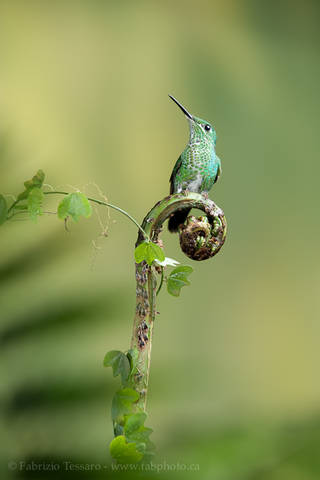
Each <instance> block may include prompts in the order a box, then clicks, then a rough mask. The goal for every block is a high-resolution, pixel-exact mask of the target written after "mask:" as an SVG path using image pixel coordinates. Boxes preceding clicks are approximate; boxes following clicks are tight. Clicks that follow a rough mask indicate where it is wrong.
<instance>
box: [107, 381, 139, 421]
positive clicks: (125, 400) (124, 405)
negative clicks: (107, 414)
mask: <svg viewBox="0 0 320 480" xmlns="http://www.w3.org/2000/svg"><path fill="white" fill-rule="evenodd" d="M138 400H139V393H138V392H136V391H135V390H133V389H132V388H122V389H121V390H118V391H117V392H116V393H115V395H114V397H113V399H112V407H111V416H112V420H116V419H118V418H119V417H121V416H122V415H126V414H129V413H132V409H133V405H132V404H133V403H135V402H137V401H138Z"/></svg>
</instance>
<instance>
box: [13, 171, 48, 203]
mask: <svg viewBox="0 0 320 480" xmlns="http://www.w3.org/2000/svg"><path fill="white" fill-rule="evenodd" d="M44 177H45V175H44V173H43V171H42V170H38V171H37V173H36V174H35V175H34V176H33V177H32V178H31V180H26V181H25V182H24V186H25V190H24V191H23V192H22V193H20V194H19V195H18V198H17V200H18V201H20V200H24V199H26V198H28V196H29V193H30V192H31V190H32V189H33V188H41V187H42V184H43V181H44Z"/></svg>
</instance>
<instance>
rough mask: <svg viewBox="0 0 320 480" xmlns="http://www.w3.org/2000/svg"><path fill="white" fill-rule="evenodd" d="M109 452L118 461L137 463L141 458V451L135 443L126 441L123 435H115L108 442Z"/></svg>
mask: <svg viewBox="0 0 320 480" xmlns="http://www.w3.org/2000/svg"><path fill="white" fill-rule="evenodd" d="M110 454H111V456H112V458H114V459H115V460H117V461H118V462H119V463H137V462H140V460H142V458H143V453H142V452H140V451H139V450H138V449H137V445H136V444H135V443H127V441H126V439H125V437H124V435H119V436H118V437H115V438H114V439H113V440H112V442H111V443H110Z"/></svg>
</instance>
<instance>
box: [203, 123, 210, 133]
mask: <svg viewBox="0 0 320 480" xmlns="http://www.w3.org/2000/svg"><path fill="white" fill-rule="evenodd" d="M204 129H205V130H207V132H209V131H210V130H211V127H210V125H208V124H207V125H205V126H204Z"/></svg>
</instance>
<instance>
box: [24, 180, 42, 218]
mask: <svg viewBox="0 0 320 480" xmlns="http://www.w3.org/2000/svg"><path fill="white" fill-rule="evenodd" d="M43 196H44V195H43V191H42V190H41V188H39V187H34V188H32V190H31V191H30V193H29V195H28V199H27V205H28V212H29V215H30V217H31V219H32V220H34V221H37V217H38V216H39V215H42V208H41V206H42V201H43Z"/></svg>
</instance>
